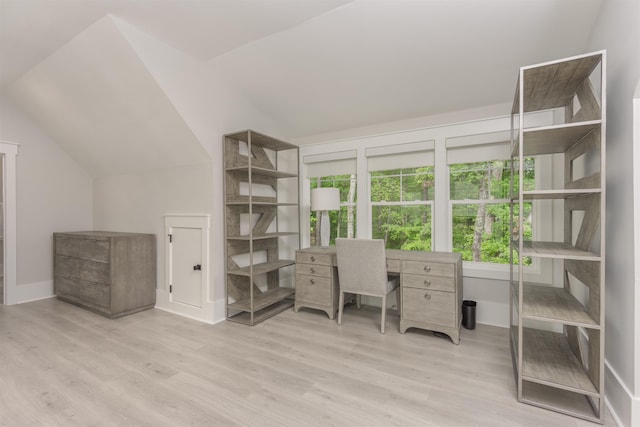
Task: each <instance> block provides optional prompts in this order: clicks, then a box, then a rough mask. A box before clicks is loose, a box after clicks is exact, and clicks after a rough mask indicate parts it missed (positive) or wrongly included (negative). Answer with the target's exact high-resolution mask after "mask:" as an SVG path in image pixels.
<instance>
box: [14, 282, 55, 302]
mask: <svg viewBox="0 0 640 427" xmlns="http://www.w3.org/2000/svg"><path fill="white" fill-rule="evenodd" d="M7 291H8V292H7V297H8V298H7V301H6V304H7V305H12V304H22V303H25V302H32V301H39V300H41V299H47V298H53V297H54V296H55V295H54V294H53V280H46V281H44V282H35V283H24V284H20V285H16V286H15V287H14V288H12V289H7Z"/></svg>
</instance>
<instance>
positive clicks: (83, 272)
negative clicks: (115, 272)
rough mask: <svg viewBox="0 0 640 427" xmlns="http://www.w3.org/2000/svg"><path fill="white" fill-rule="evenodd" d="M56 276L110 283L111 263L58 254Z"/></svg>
mask: <svg viewBox="0 0 640 427" xmlns="http://www.w3.org/2000/svg"><path fill="white" fill-rule="evenodd" d="M55 274H56V276H62V277H69V278H78V279H84V280H88V281H90V282H98V283H106V284H108V283H110V282H111V274H110V265H109V264H108V263H106V262H96V261H89V260H85V259H79V258H70V257H66V256H61V255H57V256H56V265H55Z"/></svg>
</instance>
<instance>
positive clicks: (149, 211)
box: [93, 162, 224, 320]
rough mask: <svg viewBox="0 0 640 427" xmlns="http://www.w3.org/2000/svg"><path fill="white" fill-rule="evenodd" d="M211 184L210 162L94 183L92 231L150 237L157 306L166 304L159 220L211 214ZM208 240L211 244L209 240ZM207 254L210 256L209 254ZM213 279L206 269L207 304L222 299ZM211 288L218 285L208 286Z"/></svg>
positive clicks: (213, 271)
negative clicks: (153, 248)
mask: <svg viewBox="0 0 640 427" xmlns="http://www.w3.org/2000/svg"><path fill="white" fill-rule="evenodd" d="M213 182H214V180H213V170H212V165H211V163H210V162H209V163H205V164H198V165H192V166H183V167H179V168H171V169H158V170H152V171H146V172H140V173H137V174H131V175H121V176H114V177H107V178H100V179H96V181H95V184H94V194H95V198H94V204H93V206H94V225H95V228H96V229H97V230H107V231H124V232H137V233H151V234H155V235H156V247H157V250H156V254H157V289H158V301H162V302H165V301H167V300H168V289H167V288H166V283H167V280H166V277H165V259H166V254H165V239H166V235H165V228H164V227H165V224H164V215H169V214H186V215H195V214H204V215H210V214H211V212H212V211H213V210H214V207H213V202H212V197H213ZM211 241H212V242H213V244H214V245H215V244H216V242H214V241H213V239H211ZM210 254H211V257H213V251H211V252H210ZM212 260H213V258H211V259H210V260H209V265H212ZM219 276H220V272H219V271H217V269H216V268H215V267H214V268H210V270H209V284H210V289H209V290H208V292H209V295H210V296H211V298H212V300H215V299H221V298H222V297H223V291H224V287H222V288H221V287H220V286H219V281H218V280H217V278H218V277H219ZM216 284H218V286H214V285H216ZM165 305H166V304H165ZM165 308H166V307H165ZM211 317H212V313H209V320H211V319H210V318H211ZM200 320H205V318H204V317H203V318H201V319H200Z"/></svg>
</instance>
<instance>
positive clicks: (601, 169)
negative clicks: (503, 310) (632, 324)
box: [510, 51, 606, 423]
mask: <svg viewBox="0 0 640 427" xmlns="http://www.w3.org/2000/svg"><path fill="white" fill-rule="evenodd" d="M605 88H606V52H605V51H599V52H594V53H589V54H584V55H579V56H574V57H570V58H565V59H561V60H557V61H551V62H546V63H541V64H536V65H532V66H526V67H521V68H520V73H519V76H518V84H517V89H516V93H515V97H514V102H513V107H512V110H511V111H512V117H511V153H512V156H511V160H512V169H511V173H512V176H513V177H514V179H512V180H511V212H510V229H511V230H514V233H515V235H513V236H512V237H513V238H512V240H511V250H512V251H514V252H513V253H514V254H516V256H513V257H512V259H511V267H510V275H511V276H510V278H511V288H510V304H511V307H510V325H511V352H512V358H513V365H514V366H513V369H514V375H515V379H516V386H517V389H518V400H520V401H521V402H525V403H530V404H532V405H536V406H539V407H542V408H546V409H550V410H553V411H557V412H561V413H564V414H568V415H572V416H575V417H579V418H584V419H587V420H589V421H596V422H600V423H602V422H604V416H603V415H604V371H605V369H604V357H603V355H604V340H605V334H604V332H605V328H604V319H605V314H604V310H605V301H604V296H605V295H606V292H605V284H604V278H605V259H606V257H605V248H606V245H605V242H606V236H605V229H604V227H605V224H606V221H605V220H604V216H605V208H606V200H605V199H606V191H605V190H606V188H605V176H606V174H605V167H606V158H605V157H606V144H605V139H606V133H605V132H604V129H605V126H606V112H605V111H604V108H603V107H604V102H603V100H605V99H606V93H605ZM529 112H532V113H533V112H540V113H541V112H550V113H552V115H553V120H554V124H553V125H549V126H536V125H535V124H534V122H533V121H531V122H529V121H528V120H527V118H528V117H527V115H526V114H525V113H529ZM529 123H530V124H529ZM530 157H533V160H534V161H535V162H536V164H540V163H538V162H541V163H542V162H550V163H553V165H554V168H555V169H554V171H553V173H554V177H553V178H552V179H550V180H547V183H544V181H543V180H538V176H537V175H536V177H535V178H536V181H535V182H536V183H535V187H536V189H533V190H531V189H529V190H527V191H521V189H522V187H519V186H520V185H521V184H522V183H525V181H526V179H527V177H528V176H526V175H525V172H526V171H524V170H523V169H521V168H520V166H521V165H522V164H524V162H525V161H527V159H528V158H530ZM536 174H537V172H536ZM527 186H528V187H530V185H527ZM541 186H542V187H541ZM533 201H536V202H535V203H534V202H533ZM537 201H540V202H537ZM524 202H529V203H531V204H532V206H533V209H532V211H531V213H530V214H529V215H526V216H525V215H520V214H521V213H522V210H521V207H520V206H518V205H519V204H520V203H524ZM536 207H538V208H539V209H536ZM546 209H549V211H550V212H549V216H548V220H546V218H542V219H543V220H545V221H544V222H545V223H544V224H540V223H541V222H542V221H541V218H539V217H538V216H539V215H540V212H543V211H544V210H546ZM540 225H542V227H544V228H546V229H547V230H548V231H549V234H548V237H545V238H544V239H540V238H539V236H541V235H542V234H541V233H540V229H539V228H536V227H540ZM529 231H531V235H533V236H538V237H537V238H536V237H534V239H533V240H526V239H525V233H526V234H529ZM544 240H548V241H544ZM549 240H550V241H549ZM526 258H535V259H551V260H553V261H552V262H549V261H547V262H549V264H550V265H552V266H553V268H552V269H551V270H550V271H548V272H545V273H544V274H542V276H544V277H545V279H544V282H545V284H542V283H529V282H524V276H525V275H523V274H518V271H519V270H518V268H519V266H520V265H522V264H523V260H524V259H526ZM556 267H557V268H556ZM529 273H531V274H532V275H533V276H531V277H535V275H536V274H539V273H536V272H527V275H528V274H529ZM547 273H548V274H547ZM534 280H535V279H534ZM539 280H541V281H542V279H539ZM547 281H549V282H550V283H548V284H547V283H546V282H547Z"/></svg>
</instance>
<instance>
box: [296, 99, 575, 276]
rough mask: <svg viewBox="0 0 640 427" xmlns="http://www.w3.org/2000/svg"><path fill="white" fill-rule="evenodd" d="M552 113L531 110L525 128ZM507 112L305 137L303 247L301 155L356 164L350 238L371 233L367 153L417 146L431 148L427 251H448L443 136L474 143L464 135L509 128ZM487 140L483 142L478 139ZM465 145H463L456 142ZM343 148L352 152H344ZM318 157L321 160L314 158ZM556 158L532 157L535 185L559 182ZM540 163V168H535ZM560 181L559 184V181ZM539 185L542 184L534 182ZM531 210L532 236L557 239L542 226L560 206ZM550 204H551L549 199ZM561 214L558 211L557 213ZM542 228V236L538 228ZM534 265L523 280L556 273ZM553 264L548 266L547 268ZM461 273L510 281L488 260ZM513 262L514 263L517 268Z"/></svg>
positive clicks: (305, 231) (305, 230)
mask: <svg viewBox="0 0 640 427" xmlns="http://www.w3.org/2000/svg"><path fill="white" fill-rule="evenodd" d="M554 119H555V117H554V112H552V111H545V112H536V113H533V114H528V115H527V117H526V120H527V123H528V125H527V126H529V127H535V126H547V125H551V124H553V123H554ZM510 129H511V117H510V116H509V115H506V116H498V117H492V118H482V119H478V120H471V121H463V122H458V123H448V124H442V125H434V126H431V127H423V128H414V129H409V130H406V129H405V130H397V129H396V130H393V129H391V130H390V131H388V132H386V133H373V134H369V135H365V136H356V137H349V138H347V139H333V140H324V141H320V140H318V139H317V138H315V139H311V140H309V143H308V144H303V145H301V146H300V164H301V170H300V174H301V177H302V179H300V180H299V182H300V189H299V191H300V223H301V230H300V231H301V239H300V241H301V245H302V246H301V247H308V246H309V241H308V240H309V239H308V237H307V236H308V235H309V231H310V230H309V223H308V221H309V220H308V218H309V203H310V190H309V188H310V184H309V182H307V181H308V179H307V178H306V176H307V173H306V166H307V165H306V164H305V162H304V159H307V158H314V160H313V162H317V161H324V160H329V161H330V160H331V159H345V158H352V159H354V160H355V164H356V172H355V175H356V179H357V184H356V185H357V189H356V190H357V191H356V194H357V198H356V203H355V205H356V206H355V207H356V238H371V235H372V230H371V228H372V218H371V216H372V210H371V201H370V200H371V193H370V191H371V190H370V176H369V165H368V157H370V156H371V155H374V156H375V155H384V156H386V155H390V154H391V155H392V154H394V153H407V152H408V151H413V150H410V148H413V147H418V146H420V147H423V148H422V150H425V149H426V150H433V165H432V166H433V167H434V180H435V183H434V187H433V188H432V190H433V191H434V199H433V200H432V201H430V203H431V210H432V212H431V214H432V215H431V217H432V224H431V227H432V251H444V252H451V250H452V247H451V246H452V241H451V240H452V237H451V235H452V225H451V224H452V220H451V218H452V212H451V203H450V200H449V197H450V195H449V175H450V172H449V167H448V162H447V145H446V143H447V140H449V139H451V138H459V139H463V141H457V142H461V143H462V145H470V146H472V145H474V144H470V143H469V139H471V138H472V137H475V136H482V135H486V134H491V133H499V132H510ZM483 142H485V143H488V141H484V140H483ZM457 148H465V147H457ZM347 153H349V154H352V155H347ZM316 159H322V160H316ZM561 163H562V160H561V159H555V158H554V159H552V160H548V161H547V160H546V159H545V160H544V161H543V162H539V161H536V186H537V187H538V184H539V183H538V179H541V180H542V181H545V182H546V181H548V182H546V183H545V187H546V188H550V186H547V184H549V183H550V182H551V180H553V182H554V183H556V184H558V182H557V181H562V179H563V177H562V176H555V175H553V171H554V170H555V169H556V168H560V167H561V166H562V165H561ZM538 168H540V169H538ZM560 185H561V183H560ZM539 188H544V187H542V186H541V187H539ZM532 203H533V205H534V206H533V209H534V211H536V212H537V213H536V215H534V217H533V221H534V222H533V223H532V227H533V233H534V234H533V236H534V239H537V240H553V237H556V238H560V239H561V238H562V230H557V229H553V230H551V229H550V228H549V227H546V228H545V227H544V224H548V223H550V221H551V219H552V218H553V216H554V215H557V214H558V212H559V211H560V210H561V209H556V208H553V207H551V206H549V207H547V206H545V207H544V208H543V209H542V210H541V207H540V206H539V204H540V203H541V202H540V201H537V200H534V201H533V202H532ZM554 204H555V203H554ZM560 213H561V212H560ZM540 232H542V235H539V234H538V233H540ZM540 261H541V262H539V263H538V265H533V266H526V269H527V270H526V271H525V272H524V274H525V280H528V281H536V282H539V283H551V279H552V277H555V278H557V276H558V275H561V273H562V271H561V268H558V265H557V264H556V263H553V262H552V261H553V260H548V259H543V260H540ZM552 267H553V268H552ZM463 268H464V276H465V277H472V278H480V279H493V280H504V281H510V280H511V276H510V273H509V264H493V263H473V262H467V261H465V262H464V263H463ZM517 269H518V266H515V271H516V272H517Z"/></svg>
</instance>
